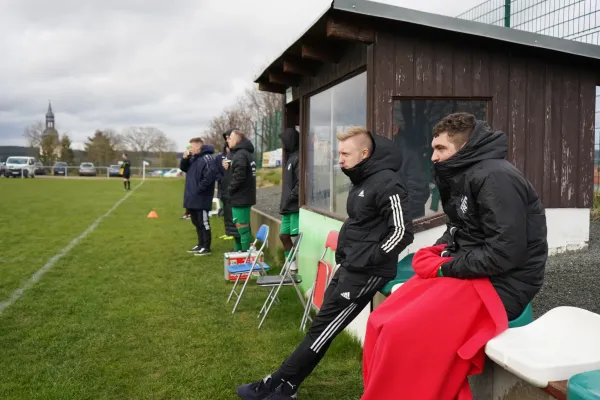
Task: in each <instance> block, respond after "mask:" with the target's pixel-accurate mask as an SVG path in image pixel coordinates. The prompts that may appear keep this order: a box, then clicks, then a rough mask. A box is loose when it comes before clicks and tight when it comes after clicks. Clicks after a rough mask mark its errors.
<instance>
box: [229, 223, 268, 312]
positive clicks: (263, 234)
mask: <svg viewBox="0 0 600 400" xmlns="http://www.w3.org/2000/svg"><path fill="white" fill-rule="evenodd" d="M268 237H269V226H268V225H262V226H261V227H260V228H259V229H258V232H256V238H255V239H254V242H252V244H251V245H250V248H249V249H248V255H247V256H246V259H245V260H244V263H243V264H236V265H230V266H228V267H227V270H228V271H229V273H231V274H232V275H236V279H235V283H234V284H233V287H232V288H231V292H230V293H229V297H228V298H227V303H229V301H230V300H231V296H233V294H234V293H235V295H236V296H237V300H236V302H235V305H234V306H233V310H232V311H231V313H232V314H233V313H235V310H236V309H237V306H238V304H239V303H240V299H241V298H242V295H243V294H244V290H246V285H247V284H248V281H250V280H251V279H252V274H253V273H254V271H255V270H256V269H258V271H259V273H260V275H263V276H264V275H266V271H268V270H269V269H270V268H271V267H269V265H268V264H266V263H264V262H259V260H260V257H261V256H262V255H263V254H264V250H265V247H266V246H267V238H268ZM259 241H260V242H261V246H260V248H258V249H257V247H256V244H257V242H259ZM253 252H255V254H254V255H255V258H254V261H252V262H248V260H249V259H250V257H251V256H252V253H253ZM244 274H248V275H247V278H246V280H245V281H244V285H243V286H242V290H241V291H240V293H239V294H238V292H236V291H235V288H236V287H237V284H238V283H239V281H240V278H241V277H242V275H244Z"/></svg>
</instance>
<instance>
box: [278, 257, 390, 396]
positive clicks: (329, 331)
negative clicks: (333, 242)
mask: <svg viewBox="0 0 600 400" xmlns="http://www.w3.org/2000/svg"><path fill="white" fill-rule="evenodd" d="M391 279H392V278H383V277H380V276H373V275H370V274H366V273H358V272H354V271H352V272H351V271H348V270H346V269H345V268H338V270H337V271H336V273H335V275H334V276H333V278H332V279H331V282H330V283H329V286H328V287H327V290H326V291H325V297H324V300H323V306H322V307H321V310H320V311H319V312H318V314H317V315H316V316H315V318H314V319H313V322H312V325H311V326H310V328H309V330H308V333H307V334H306V336H305V337H304V340H302V342H301V343H300V345H298V347H297V348H296V350H295V351H294V352H293V353H292V354H291V355H290V356H289V357H288V359H287V360H285V361H284V362H283V364H282V365H281V367H280V368H279V370H277V372H275V373H273V374H272V377H273V380H274V381H276V382H277V381H278V380H279V379H281V380H283V381H287V382H289V384H290V385H291V386H293V387H294V388H295V387H296V386H298V385H300V384H301V383H302V382H303V381H304V379H306V377H308V375H310V373H311V372H312V371H313V369H314V368H315V367H316V366H317V364H319V362H320V361H321V359H322V358H323V356H324V355H325V352H326V351H327V349H328V348H329V345H330V344H331V342H332V341H333V339H334V338H335V337H336V336H337V335H338V334H339V333H340V332H342V331H343V330H344V329H345V328H346V326H348V324H350V322H352V321H353V320H354V318H356V316H357V315H358V314H360V312H361V311H362V310H363V309H364V308H365V307H366V306H367V305H368V304H369V303H370V302H371V300H372V299H373V296H374V295H375V294H376V293H377V291H379V290H380V289H381V288H383V286H385V284H386V283H388V282H389V281H390V280H391ZM276 384H277V383H276Z"/></svg>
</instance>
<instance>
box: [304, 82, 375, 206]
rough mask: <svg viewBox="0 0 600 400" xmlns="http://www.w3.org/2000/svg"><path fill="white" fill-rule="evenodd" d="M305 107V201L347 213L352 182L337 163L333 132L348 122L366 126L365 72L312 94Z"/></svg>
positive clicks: (348, 123)
mask: <svg viewBox="0 0 600 400" xmlns="http://www.w3.org/2000/svg"><path fill="white" fill-rule="evenodd" d="M308 109H309V116H308V127H309V132H308V143H307V153H306V177H307V182H306V204H307V205H308V206H310V207H311V208H315V209H320V210H324V211H328V212H332V213H335V214H338V215H340V216H342V217H346V216H347V213H346V200H347V198H348V192H349V191H350V185H351V184H350V180H349V179H348V177H346V175H344V173H343V172H342V171H341V169H340V167H339V164H338V163H337V139H336V138H335V134H336V132H338V131H343V130H344V129H346V128H348V127H349V126H366V123H367V74H366V72H363V73H361V74H359V75H357V76H355V77H353V78H350V79H348V80H346V81H344V82H342V83H340V84H338V85H336V86H334V87H332V88H330V89H327V90H325V91H323V92H321V93H318V94H316V95H314V96H312V97H311V98H310V99H309V101H308Z"/></svg>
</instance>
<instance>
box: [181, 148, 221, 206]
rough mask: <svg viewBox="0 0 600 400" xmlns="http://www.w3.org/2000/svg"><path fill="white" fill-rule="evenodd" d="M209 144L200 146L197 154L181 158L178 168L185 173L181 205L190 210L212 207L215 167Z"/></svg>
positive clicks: (212, 149) (212, 151)
mask: <svg viewBox="0 0 600 400" xmlns="http://www.w3.org/2000/svg"><path fill="white" fill-rule="evenodd" d="M214 152H215V149H214V147H213V146H211V145H204V146H202V150H201V151H200V153H199V154H197V155H195V156H192V157H189V158H183V159H182V160H181V163H180V165H179V169H181V170H182V171H184V172H185V173H186V175H185V189H184V194H183V207H184V208H188V209H190V210H210V209H212V199H213V196H214V192H215V177H216V168H215V160H214V158H213V156H212V154H213V153H214Z"/></svg>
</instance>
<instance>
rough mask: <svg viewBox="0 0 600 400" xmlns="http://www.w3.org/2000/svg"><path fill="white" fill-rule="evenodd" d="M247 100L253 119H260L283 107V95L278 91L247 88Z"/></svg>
mask: <svg viewBox="0 0 600 400" xmlns="http://www.w3.org/2000/svg"><path fill="white" fill-rule="evenodd" d="M245 100H246V102H247V107H248V108H249V112H250V114H251V116H252V119H253V120H255V121H258V120H259V119H260V118H262V117H265V116H269V115H272V114H274V113H275V112H276V111H281V109H282V107H283V96H282V95H281V94H278V93H270V92H261V91H260V90H258V89H257V88H256V86H254V87H252V89H246V93H245Z"/></svg>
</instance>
